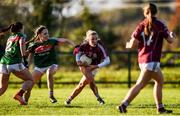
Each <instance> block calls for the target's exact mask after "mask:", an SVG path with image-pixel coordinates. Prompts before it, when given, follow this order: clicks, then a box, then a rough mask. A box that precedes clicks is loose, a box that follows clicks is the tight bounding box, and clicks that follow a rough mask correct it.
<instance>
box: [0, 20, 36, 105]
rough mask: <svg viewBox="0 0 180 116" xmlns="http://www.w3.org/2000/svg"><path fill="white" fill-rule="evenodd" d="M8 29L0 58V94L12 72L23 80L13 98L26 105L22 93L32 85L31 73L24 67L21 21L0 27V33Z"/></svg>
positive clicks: (23, 35)
mask: <svg viewBox="0 0 180 116" xmlns="http://www.w3.org/2000/svg"><path fill="white" fill-rule="evenodd" d="M9 30H10V32H11V34H10V36H9V38H8V40H7V45H6V49H5V53H4V55H3V56H2V58H1V60H0V80H1V82H0V83H1V84H0V95H2V94H3V93H4V92H5V91H6V89H7V87H8V82H9V77H10V74H11V72H12V73H13V74H14V75H16V76H17V77H19V78H21V79H22V80H24V83H23V85H22V88H21V89H20V90H19V92H18V93H17V94H15V96H14V99H16V100H18V101H19V102H20V104H21V105H26V102H25V101H24V99H23V94H24V93H25V92H26V91H27V90H28V89H31V88H32V86H33V78H32V75H31V74H30V72H29V71H28V69H27V68H26V67H25V65H27V61H26V59H25V55H26V54H25V38H26V36H25V34H24V33H23V24H22V23H21V22H16V23H14V24H11V25H10V26H8V27H7V28H4V29H2V30H1V31H0V33H1V34H4V33H5V32H6V31H9Z"/></svg>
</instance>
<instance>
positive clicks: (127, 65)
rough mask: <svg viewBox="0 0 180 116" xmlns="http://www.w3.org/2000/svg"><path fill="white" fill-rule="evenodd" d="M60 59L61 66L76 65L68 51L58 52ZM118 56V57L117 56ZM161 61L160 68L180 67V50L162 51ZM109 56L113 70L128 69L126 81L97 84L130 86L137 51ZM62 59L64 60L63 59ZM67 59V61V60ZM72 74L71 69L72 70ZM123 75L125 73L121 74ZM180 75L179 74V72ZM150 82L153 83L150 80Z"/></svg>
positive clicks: (132, 81)
mask: <svg viewBox="0 0 180 116" xmlns="http://www.w3.org/2000/svg"><path fill="white" fill-rule="evenodd" d="M59 55H60V57H59V58H60V61H61V63H60V64H61V65H63V66H65V67H66V66H68V67H69V66H70V65H71V66H74V65H75V66H76V63H75V61H74V56H73V55H72V53H70V52H60V53H59ZM119 56H120V57H119ZM162 56H163V57H162V59H161V60H162V63H161V68H166V67H171V68H174V67H176V68H177V67H180V62H179V61H180V51H164V52H162ZM68 57H71V58H72V59H68ZM110 57H111V65H118V66H117V67H116V69H115V70H118V68H120V69H121V68H124V69H127V70H128V73H127V81H103V80H102V81H101V80H100V81H96V83H97V84H126V85H127V87H129V88H130V87H131V85H132V84H134V83H135V82H136V81H135V80H132V70H134V69H137V70H139V69H138V63H137V52H136V51H113V52H111V53H110ZM63 59H64V60H63ZM67 61H68V62H67ZM72 74H73V71H72ZM123 76H125V75H123ZM179 77H180V74H179ZM54 83H55V84H77V83H78V81H72V82H71V81H69V82H56V81H55V82H54ZM42 84H46V82H41V81H40V82H39V83H38V86H39V87H40V88H41V85H42ZM150 84H153V83H152V82H150ZM164 84H173V85H180V81H179V80H174V81H165V82H164Z"/></svg>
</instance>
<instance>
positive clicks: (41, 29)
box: [26, 25, 47, 44]
mask: <svg viewBox="0 0 180 116" xmlns="http://www.w3.org/2000/svg"><path fill="white" fill-rule="evenodd" d="M44 29H47V28H46V27H45V26H43V25H40V26H39V27H37V29H36V30H35V32H34V34H35V36H34V37H33V38H31V39H30V40H29V41H27V42H26V44H29V43H31V42H33V41H36V40H38V39H39V37H38V35H39V34H40V33H41V32H42V31H43V30H44Z"/></svg>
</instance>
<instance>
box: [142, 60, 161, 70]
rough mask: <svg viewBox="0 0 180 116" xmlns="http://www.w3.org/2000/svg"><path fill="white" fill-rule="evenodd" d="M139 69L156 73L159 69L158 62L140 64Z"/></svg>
mask: <svg viewBox="0 0 180 116" xmlns="http://www.w3.org/2000/svg"><path fill="white" fill-rule="evenodd" d="M139 67H140V69H141V70H144V69H147V70H149V71H154V72H157V71H158V70H159V69H160V62H148V63H140V64H139Z"/></svg>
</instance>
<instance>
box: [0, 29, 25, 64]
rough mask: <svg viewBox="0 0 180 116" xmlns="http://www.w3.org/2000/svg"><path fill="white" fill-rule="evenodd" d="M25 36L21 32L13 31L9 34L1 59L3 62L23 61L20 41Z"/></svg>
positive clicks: (0, 61)
mask: <svg viewBox="0 0 180 116" xmlns="http://www.w3.org/2000/svg"><path fill="white" fill-rule="evenodd" d="M25 38H26V36H25V35H24V34H23V33H20V32H19V33H13V34H11V35H10V36H9V38H8V40H7V43H6V48H5V53H4V55H3V56H2V58H1V60H0V63H1V64H16V63H21V62H22V55H21V51H20V44H19V41H20V40H21V39H25Z"/></svg>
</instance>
